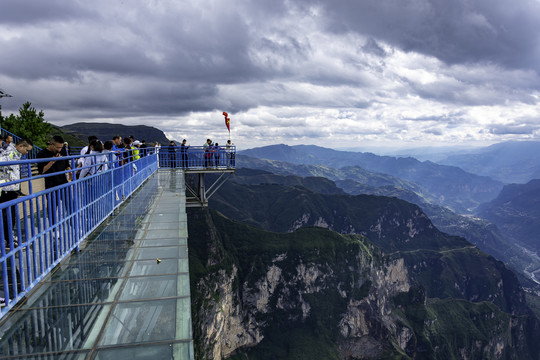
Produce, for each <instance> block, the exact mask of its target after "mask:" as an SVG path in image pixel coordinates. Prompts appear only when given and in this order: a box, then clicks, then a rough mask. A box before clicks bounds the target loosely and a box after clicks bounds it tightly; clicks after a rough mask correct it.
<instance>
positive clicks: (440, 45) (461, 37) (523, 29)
mask: <svg viewBox="0 0 540 360" xmlns="http://www.w3.org/2000/svg"><path fill="white" fill-rule="evenodd" d="M298 1H300V2H301V3H304V4H306V3H307V4H317V5H319V6H321V7H322V8H324V10H325V12H326V13H327V14H328V18H327V19H326V21H327V27H328V29H330V30H331V31H334V32H339V33H345V32H351V31H353V32H357V33H359V34H364V35H368V36H372V37H373V38H375V39H379V40H383V41H386V42H388V43H390V44H392V45H393V46H396V47H398V48H400V49H403V50H405V51H415V52H419V53H423V54H427V55H431V56H435V57H437V58H439V59H440V60H442V61H444V62H446V63H469V62H486V63H490V62H494V63H498V64H502V65H505V66H508V67H533V68H535V69H539V67H538V63H537V56H538V53H539V42H538V39H539V38H540V22H539V21H538V19H539V15H540V8H539V7H540V4H539V3H538V2H535V1H534V0H524V1H518V2H513V1H507V0H472V1H471V0H452V1H448V0H402V1H384V2H381V1H378V0H361V1H357V0H335V1H331V2H330V1H321V0H319V1H317V0H315V1H310V0H305V1H303V0H298Z"/></svg>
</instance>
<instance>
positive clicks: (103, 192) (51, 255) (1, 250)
mask: <svg viewBox="0 0 540 360" xmlns="http://www.w3.org/2000/svg"><path fill="white" fill-rule="evenodd" d="M185 150H186V151H182V150H181V147H172V148H169V147H162V148H161V149H159V148H149V149H147V151H143V152H139V154H138V156H139V157H140V158H139V159H136V154H135V153H134V152H131V153H129V152H126V151H123V152H116V151H115V152H109V153H107V154H106V156H107V158H108V159H107V162H106V163H107V164H108V166H107V169H106V170H105V171H103V172H99V173H95V174H92V175H89V176H87V177H84V178H80V179H76V177H75V174H76V173H77V172H78V171H79V170H82V169H89V168H93V167H97V166H98V165H99V164H95V163H94V164H91V165H88V166H83V167H79V168H77V167H76V166H75V163H76V160H77V159H80V158H83V159H84V158H91V157H94V158H95V157H97V156H101V155H103V154H88V155H82V156H81V155H71V156H64V157H55V158H47V159H32V160H20V161H9V162H2V163H0V167H1V166H10V165H19V166H23V167H27V168H29V167H30V166H31V165H32V164H36V163H40V162H49V161H51V160H55V161H61V160H69V161H70V162H71V165H72V166H71V169H70V170H66V171H62V172H57V173H54V174H44V175H38V176H32V174H31V172H30V171H28V173H29V177H28V178H24V179H20V180H15V181H10V182H5V183H2V184H0V189H1V188H2V187H4V186H8V185H12V184H21V183H24V182H27V183H28V189H29V194H28V195H25V196H22V197H19V198H16V199H14V200H10V201H7V202H4V203H0V217H1V218H4V217H5V220H2V221H0V280H1V281H0V297H4V298H5V301H6V306H5V307H3V308H1V309H0V318H1V317H2V316H3V315H4V314H5V313H6V312H7V311H8V310H9V309H10V308H12V307H13V306H14V305H15V304H16V303H17V301H19V300H21V299H22V298H23V297H24V296H25V295H26V294H27V293H28V292H29V291H30V290H31V289H32V288H33V287H34V286H35V285H37V284H38V283H39V281H40V280H41V279H43V278H44V277H45V276H46V275H47V274H48V273H49V272H50V271H51V270H52V269H53V268H54V267H55V266H56V265H57V264H58V263H60V261H62V259H64V258H65V257H66V256H68V254H69V253H70V252H71V251H72V250H74V249H77V248H78V246H79V244H80V243H81V242H82V241H83V240H84V239H85V238H86V237H87V236H88V235H90V233H91V232H92V231H94V230H95V229H96V228H97V227H98V226H99V225H100V224H101V223H102V222H103V221H104V220H105V219H107V217H108V216H110V215H111V214H112V212H113V211H114V210H115V209H116V208H118V206H120V205H121V204H122V203H123V201H125V200H126V199H127V198H129V197H130V196H131V195H132V194H133V192H134V191H135V190H136V189H137V188H139V187H140V186H141V185H142V184H143V182H144V181H145V180H146V179H147V178H148V177H149V176H151V175H152V174H153V173H154V172H156V171H157V169H158V167H165V168H183V169H184V170H185V171H186V172H189V171H191V170H193V171H201V170H202V171H205V170H206V169H220V170H219V171H225V172H231V171H232V172H234V167H235V165H236V164H235V155H236V148H235V147H230V148H228V149H227V148H225V147H223V148H213V149H212V148H211V149H208V148H205V147H202V146H201V147H193V146H192V147H190V148H189V149H185ZM231 169H233V170H231ZM70 173H71V174H72V175H73V179H74V180H73V181H70V182H68V183H66V184H63V185H60V186H57V187H54V188H51V189H45V190H42V191H38V192H34V188H33V186H32V183H33V182H36V181H39V180H42V179H46V178H47V177H49V176H55V175H59V174H66V175H67V174H70ZM4 224H5V226H7V229H6V231H4ZM2 294H4V295H2Z"/></svg>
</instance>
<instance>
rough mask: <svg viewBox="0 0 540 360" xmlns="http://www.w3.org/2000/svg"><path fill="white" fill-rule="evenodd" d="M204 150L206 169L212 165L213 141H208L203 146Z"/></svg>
mask: <svg viewBox="0 0 540 360" xmlns="http://www.w3.org/2000/svg"><path fill="white" fill-rule="evenodd" d="M203 149H204V167H209V166H211V164H212V140H210V139H206V142H205V143H204V144H203Z"/></svg>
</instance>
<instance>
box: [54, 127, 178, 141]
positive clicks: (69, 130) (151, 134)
mask: <svg viewBox="0 0 540 360" xmlns="http://www.w3.org/2000/svg"><path fill="white" fill-rule="evenodd" d="M60 129H61V130H62V131H63V132H64V133H66V134H69V135H72V136H76V137H77V138H79V139H80V140H82V141H84V143H85V144H86V143H87V142H88V136H89V135H95V136H97V137H98V138H99V139H101V140H110V139H112V137H113V136H114V135H120V136H122V137H126V136H129V135H133V137H134V138H135V139H137V140H146V143H147V144H152V143H154V142H158V143H160V144H162V145H167V144H169V140H168V139H167V137H166V136H165V134H164V133H163V131H161V130H159V129H157V128H155V127H152V126H146V125H133V126H128V125H120V124H110V123H94V122H92V123H88V122H79V123H74V124H69V125H64V126H61V127H60Z"/></svg>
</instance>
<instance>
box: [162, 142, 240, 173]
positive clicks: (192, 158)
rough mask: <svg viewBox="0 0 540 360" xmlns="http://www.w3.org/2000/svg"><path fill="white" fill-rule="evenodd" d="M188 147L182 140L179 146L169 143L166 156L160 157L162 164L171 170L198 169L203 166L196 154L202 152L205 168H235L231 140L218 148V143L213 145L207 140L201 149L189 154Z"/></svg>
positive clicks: (233, 149) (233, 148)
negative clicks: (171, 168)
mask: <svg viewBox="0 0 540 360" xmlns="http://www.w3.org/2000/svg"><path fill="white" fill-rule="evenodd" d="M190 147H191V146H190V145H188V144H187V140H186V139H184V140H182V143H181V144H180V146H177V145H176V143H175V142H174V141H171V142H170V144H169V146H168V147H167V149H166V151H167V156H163V157H162V164H163V165H165V166H169V167H173V168H176V167H181V168H184V169H185V168H193V167H196V168H199V167H201V166H203V164H202V162H201V159H199V157H198V154H196V153H198V152H200V151H203V152H204V155H203V156H204V167H205V168H219V167H227V168H233V167H234V166H235V153H236V151H235V147H234V144H233V143H232V142H231V140H227V143H226V145H225V146H220V145H219V144H218V143H213V142H212V140H210V139H207V140H206V142H205V143H204V144H203V146H202V147H201V148H199V149H198V150H195V151H194V153H191V154H190V152H189V148H190ZM178 154H180V157H178Z"/></svg>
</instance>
